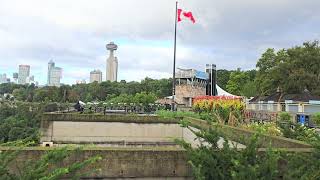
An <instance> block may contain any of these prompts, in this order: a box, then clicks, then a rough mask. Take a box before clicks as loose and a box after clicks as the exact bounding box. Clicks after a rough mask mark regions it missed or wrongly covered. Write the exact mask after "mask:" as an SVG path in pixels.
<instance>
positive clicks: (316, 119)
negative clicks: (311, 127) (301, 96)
mask: <svg viewBox="0 0 320 180" xmlns="http://www.w3.org/2000/svg"><path fill="white" fill-rule="evenodd" d="M311 120H312V122H313V123H315V124H316V125H318V126H320V112H317V113H314V114H313V115H312V116H311Z"/></svg>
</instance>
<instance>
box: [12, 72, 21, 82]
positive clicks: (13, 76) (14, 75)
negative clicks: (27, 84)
mask: <svg viewBox="0 0 320 180" xmlns="http://www.w3.org/2000/svg"><path fill="white" fill-rule="evenodd" d="M18 77H19V74H18V73H13V74H12V78H13V83H15V84H17V83H18Z"/></svg>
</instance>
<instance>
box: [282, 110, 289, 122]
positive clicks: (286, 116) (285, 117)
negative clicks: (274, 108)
mask: <svg viewBox="0 0 320 180" xmlns="http://www.w3.org/2000/svg"><path fill="white" fill-rule="evenodd" d="M279 120H280V121H283V122H289V121H291V115H290V113H288V112H281V113H279Z"/></svg>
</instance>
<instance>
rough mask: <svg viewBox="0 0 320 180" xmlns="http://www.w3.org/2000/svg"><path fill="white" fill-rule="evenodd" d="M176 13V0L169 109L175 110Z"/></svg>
mask: <svg viewBox="0 0 320 180" xmlns="http://www.w3.org/2000/svg"><path fill="white" fill-rule="evenodd" d="M177 13H178V1H176V14H175V19H174V50H173V77H172V104H171V110H172V111H175V110H176V109H175V100H174V99H175V95H176V41H177Z"/></svg>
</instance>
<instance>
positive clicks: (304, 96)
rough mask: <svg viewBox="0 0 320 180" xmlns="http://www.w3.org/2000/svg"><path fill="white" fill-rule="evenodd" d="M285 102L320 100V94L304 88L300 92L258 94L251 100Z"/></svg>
mask: <svg viewBox="0 0 320 180" xmlns="http://www.w3.org/2000/svg"><path fill="white" fill-rule="evenodd" d="M259 101H263V102H268V101H274V102H285V101H293V102H309V101H320V96H317V95H313V94H311V93H310V92H309V91H308V90H304V91H303V92H302V93H300V94H284V93H281V92H276V93H274V94H271V95H270V96H256V97H254V98H253V99H251V100H250V101H249V102H250V103H254V102H259Z"/></svg>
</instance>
